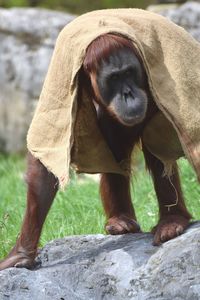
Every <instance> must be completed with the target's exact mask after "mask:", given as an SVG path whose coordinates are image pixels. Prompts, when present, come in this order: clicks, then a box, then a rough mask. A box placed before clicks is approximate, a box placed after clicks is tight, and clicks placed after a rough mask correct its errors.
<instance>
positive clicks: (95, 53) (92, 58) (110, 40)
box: [83, 33, 139, 73]
mask: <svg viewBox="0 0 200 300" xmlns="http://www.w3.org/2000/svg"><path fill="white" fill-rule="evenodd" d="M123 48H126V49H130V50H131V51H133V53H134V54H136V55H137V56H139V55H138V54H137V51H136V49H135V47H134V46H133V43H132V42H131V41H130V40H129V39H128V38H125V37H123V36H120V35H115V34H111V33H107V34H104V35H100V36H99V37H97V38H96V39H95V40H94V41H92V43H91V44H90V45H89V46H88V48H87V50H86V56H85V60H84V62H83V69H84V71H85V72H86V73H94V72H95V73H96V71H97V70H98V69H99V66H100V64H101V62H102V60H107V59H108V57H109V55H110V54H111V53H114V52H115V51H117V50H119V49H123Z"/></svg>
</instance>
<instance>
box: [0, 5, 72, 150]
mask: <svg viewBox="0 0 200 300" xmlns="http://www.w3.org/2000/svg"><path fill="white" fill-rule="evenodd" d="M73 18H74V17H73V16H71V15H68V14H65V13H61V12H53V11H50V10H41V9H16V8H13V9H0V66H1V67H0V120H1V121H0V151H5V152H16V151H22V150H24V149H25V148H26V145H25V143H26V142H25V140H26V132H27V128H28V126H29V123H30V120H31V118H32V114H33V111H34V108H35V106H36V103H37V100H38V97H39V94H40V91H41V88H42V84H43V81H44V77H45V74H46V72H47V69H48V65H49V62H50V58H51V55H52V52H53V48H54V45H55V41H56V38H57V36H58V33H59V31H60V30H61V29H62V28H63V27H64V26H65V25H66V24H67V23H69V22H70V21H71V20H72V19H73Z"/></svg>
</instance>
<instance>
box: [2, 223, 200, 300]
mask: <svg viewBox="0 0 200 300" xmlns="http://www.w3.org/2000/svg"><path fill="white" fill-rule="evenodd" d="M38 259H40V260H41V262H42V266H41V267H40V268H38V269H37V270H34V271H30V270H26V269H16V268H11V269H7V270H4V271H1V272H0V299H1V300H6V299H10V300H40V299H43V300H52V299H53V300H61V299H64V300H89V299H91V300H93V299H94V300H100V299H104V300H107V299H109V300H123V299H124V300H128V299H133V300H147V299H148V300H149V299H152V300H154V299H155V300H172V299H173V300H186V299H187V300H197V299H200V263H199V262H200V222H199V223H194V224H193V225H191V227H190V228H189V229H188V230H187V232H186V233H184V234H183V235H182V236H180V237H178V238H176V239H174V240H171V241H169V242H167V243H165V244H164V245H163V246H161V247H153V246H152V235H151V234H149V233H146V234H134V235H133V234H127V235H123V236H104V235H87V236H71V237H66V238H64V239H60V240H55V241H52V242H50V243H48V244H47V245H46V246H45V247H44V248H43V249H42V250H41V253H40V256H39V258H38Z"/></svg>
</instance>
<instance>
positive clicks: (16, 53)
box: [0, 0, 200, 256]
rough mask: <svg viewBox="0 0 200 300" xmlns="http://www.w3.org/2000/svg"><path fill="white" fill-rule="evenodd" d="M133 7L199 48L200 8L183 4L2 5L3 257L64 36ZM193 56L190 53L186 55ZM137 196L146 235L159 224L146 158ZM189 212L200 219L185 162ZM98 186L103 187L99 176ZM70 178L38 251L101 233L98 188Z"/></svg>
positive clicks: (109, 0)
mask: <svg viewBox="0 0 200 300" xmlns="http://www.w3.org/2000/svg"><path fill="white" fill-rule="evenodd" d="M120 7H132V8H133V7H135V8H143V9H148V10H152V11H155V12H157V13H160V14H162V15H164V16H166V17H167V18H169V19H171V20H172V21H173V22H175V23H176V24H178V25H180V26H182V27H183V28H185V29H186V30H187V31H188V32H189V33H190V34H191V35H192V36H193V37H194V38H195V39H196V40H197V41H200V2H199V1H178V0H174V1H173V0H171V1H170V0H160V1H156V0H100V1H97V0H92V1H91V0H76V1H74V0H0V242H1V243H0V256H4V255H5V253H6V252H7V251H8V249H9V248H10V247H11V245H12V244H14V240H15V238H16V236H17V233H18V231H19V227H20V224H21V221H22V216H23V211H24V207H25V194H26V186H25V183H24V172H25V169H26V166H25V165H26V159H25V157H26V155H25V153H26V134H27V130H28V127H29V124H30V122H31V119H32V115H33V112H34V109H35V107H36V105H37V101H38V97H39V95H40V91H41V88H42V84H43V81H44V78H45V74H46V72H47V69H48V65H49V61H50V58H51V55H52V52H53V48H54V45H55V40H56V38H57V36H58V33H59V31H60V30H61V29H62V28H63V27H64V26H65V25H66V24H68V23H69V22H70V21H72V20H73V19H74V18H75V17H76V16H77V15H79V14H81V13H84V12H87V11H91V10H94V9H104V8H120ZM188 55H189V53H188ZM134 162H135V164H134V169H135V170H136V171H137V172H138V173H137V176H135V177H134V179H136V178H137V180H135V181H136V184H134V188H133V191H132V194H133V199H134V205H135V206H136V212H137V217H138V219H139V222H140V224H141V225H142V228H143V230H150V228H151V227H152V226H153V225H155V223H156V220H157V218H158V211H157V203H156V199H155V193H154V191H153V187H152V182H151V179H150V177H149V176H148V175H147V173H146V172H145V170H144V163H143V160H142V157H141V155H138V154H137V155H136V156H135V158H134ZM179 166H180V169H181V173H182V183H183V189H184V192H185V197H186V200H187V205H188V208H189V209H190V212H191V213H192V214H193V216H194V219H200V188H199V184H198V183H197V182H196V177H195V174H194V172H193V170H192V169H191V167H190V166H189V164H188V162H187V161H186V160H180V162H179ZM95 180H97V181H98V177H97V179H96V177H95ZM95 180H93V179H91V178H89V177H85V176H82V177H80V176H79V177H77V176H76V175H75V174H73V176H72V180H71V183H70V185H69V187H68V188H67V190H66V192H65V193H63V192H59V193H58V196H57V198H56V201H55V204H54V207H53V209H52V210H51V212H50V216H49V217H48V219H47V222H46V224H45V229H44V231H43V235H42V239H41V244H44V243H46V241H48V240H50V239H53V238H56V237H57V238H58V237H62V236H65V235H69V234H81V233H84V234H85V233H99V232H104V231H103V228H104V222H105V218H104V214H103V211H102V206H101V204H100V201H99V196H98V182H96V181H95Z"/></svg>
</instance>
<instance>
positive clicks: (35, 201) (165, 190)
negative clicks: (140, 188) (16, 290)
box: [0, 34, 190, 270]
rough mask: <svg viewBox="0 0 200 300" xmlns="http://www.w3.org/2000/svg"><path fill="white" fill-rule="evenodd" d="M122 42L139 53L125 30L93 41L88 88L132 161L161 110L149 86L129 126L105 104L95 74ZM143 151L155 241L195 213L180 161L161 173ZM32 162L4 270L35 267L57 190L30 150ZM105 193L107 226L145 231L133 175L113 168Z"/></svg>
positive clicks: (118, 153)
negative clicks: (154, 202) (152, 193)
mask: <svg viewBox="0 0 200 300" xmlns="http://www.w3.org/2000/svg"><path fill="white" fill-rule="evenodd" d="M123 47H128V48H129V49H132V50H133V53H134V54H136V55H137V52H136V50H135V49H134V47H133V45H132V43H131V42H130V41H129V40H127V39H124V38H123V37H121V36H114V35H111V34H107V35H105V36H102V37H100V38H99V39H97V40H95V41H94V42H93V43H92V44H91V45H90V46H89V48H88V50H87V53H86V58H85V61H84V71H85V73H87V74H88V75H89V77H90V79H91V81H92V82H91V83H90V85H89V87H88V88H89V92H91V93H92V94H95V100H96V101H97V102H98V103H99V105H100V107H101V109H100V112H99V113H98V119H99V126H100V128H101V130H102V133H103V135H104V137H105V139H106V140H107V143H108V145H109V146H110V149H111V150H112V152H113V155H114V156H115V158H116V160H117V161H119V162H121V161H123V160H127V161H130V156H131V152H132V150H133V147H134V145H135V144H136V143H137V142H138V140H139V139H140V138H141V134H142V130H143V128H144V126H145V125H146V124H147V123H148V121H149V119H150V118H151V117H152V116H153V114H154V113H155V112H156V111H157V108H156V106H155V103H154V102H153V100H152V97H151V93H150V91H149V89H148V86H147V87H146V92H147V94H148V97H149V104H148V111H147V114H146V118H145V120H144V121H143V122H142V123H141V124H139V125H136V126H134V127H131V128H129V127H126V126H123V125H122V124H119V122H118V121H117V120H116V119H114V118H112V116H110V115H109V114H108V112H107V111H106V108H105V107H104V106H103V104H102V99H101V98H100V96H99V91H98V87H97V84H96V76H98V69H99V66H100V63H101V60H102V59H104V60H106V59H107V58H108V56H109V55H110V54H111V53H112V52H113V51H116V50H117V49H119V48H123ZM85 75H86V74H84V76H85ZM143 76H144V78H145V77H146V75H145V72H144V75H143ZM85 79H86V78H85V77H84V80H82V82H83V81H84V84H85V82H86V80H85ZM147 85H148V84H147ZM94 90H95V91H94ZM110 129H111V130H112V134H111V135H109V131H110ZM143 152H144V156H145V160H146V164H147V168H148V169H149V170H150V172H151V174H152V177H153V180H154V186H155V190H156V194H157V198H158V202H159V210H160V220H159V222H158V225H157V226H156V227H155V228H154V233H155V237H154V243H155V244H156V245H158V244H160V243H162V242H164V241H166V240H168V239H171V238H173V237H175V236H176V235H178V234H180V233H182V232H183V230H184V229H185V228H186V226H187V225H188V222H189V219H190V214H189V213H188V211H187V209H186V207H185V204H184V199H183V196H182V191H181V186H180V182H179V176H178V171H177V167H176V165H174V174H173V176H171V178H170V180H169V179H168V178H167V177H163V176H162V174H163V165H162V163H161V162H160V161H159V160H158V159H156V158H155V157H154V156H153V155H152V154H151V153H150V152H148V150H147V149H146V148H145V146H143ZM28 165H29V166H28V172H27V184H28V193H27V209H26V213H25V217H24V222H23V225H22V229H21V234H20V236H19V238H18V240H17V242H16V245H15V247H14V248H13V249H12V251H11V252H10V254H9V255H8V256H7V258H6V259H5V260H3V261H1V262H0V270H1V269H5V268H8V267H11V266H18V267H32V266H33V265H34V258H35V256H36V253H37V244H38V241H39V237H40V234H41V230H42V226H43V223H44V221H45V218H46V215H47V213H48V211H49V208H50V206H51V204H52V201H53V199H54V197H55V194H56V192H57V180H56V178H55V177H54V176H53V175H52V174H51V173H49V172H48V171H47V170H46V168H45V167H44V166H43V165H42V164H41V163H40V162H39V161H38V160H36V159H35V158H34V157H33V156H32V155H31V154H29V161H28ZM129 167H130V165H129ZM170 181H171V182H170ZM171 183H172V184H173V185H172V184H171ZM141 184H142V183H141ZM174 187H175V189H176V191H177V194H178V203H177V205H176V206H173V207H171V208H170V210H168V209H167V207H166V205H169V204H173V203H175V201H176V192H175V189H174ZM100 193H101V198H102V201H103V206H104V209H105V213H106V216H107V218H108V221H107V224H106V230H107V231H108V232H109V233H111V234H121V233H126V232H139V231H140V228H139V225H138V224H137V222H136V216H135V212H134V208H133V205H132V202H131V196H130V178H129V176H127V177H124V176H122V175H117V174H111V173H109V174H102V177H101V182H100Z"/></svg>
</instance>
